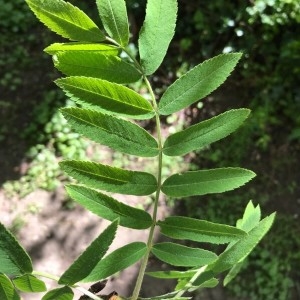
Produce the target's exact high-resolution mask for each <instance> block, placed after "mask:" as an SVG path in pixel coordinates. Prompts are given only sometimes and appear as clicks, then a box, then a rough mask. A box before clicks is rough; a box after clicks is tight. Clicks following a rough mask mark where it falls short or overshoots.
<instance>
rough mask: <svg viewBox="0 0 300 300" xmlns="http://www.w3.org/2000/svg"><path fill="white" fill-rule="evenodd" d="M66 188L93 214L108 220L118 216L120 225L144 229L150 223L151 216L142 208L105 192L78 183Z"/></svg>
mask: <svg viewBox="0 0 300 300" xmlns="http://www.w3.org/2000/svg"><path fill="white" fill-rule="evenodd" d="M66 189H67V192H68V194H69V195H70V197H71V198H72V199H74V200H75V201H76V202H78V203H79V204H81V205H82V206H84V207H85V208H86V209H88V210H89V211H91V212H93V213H94V214H96V215H98V216H100V217H102V218H104V219H107V220H110V221H112V220H115V219H116V218H119V219H120V225H121V226H124V227H129V228H133V229H146V228H149V227H150V226H151V224H152V218H151V216H150V215H149V214H148V213H147V212H145V211H144V210H141V209H137V208H134V207H131V206H129V205H126V204H123V203H121V202H118V201H117V200H115V199H114V198H112V197H109V196H107V195H105V194H102V193H100V192H97V191H95V190H92V189H89V188H86V187H83V186H79V185H67V186H66Z"/></svg>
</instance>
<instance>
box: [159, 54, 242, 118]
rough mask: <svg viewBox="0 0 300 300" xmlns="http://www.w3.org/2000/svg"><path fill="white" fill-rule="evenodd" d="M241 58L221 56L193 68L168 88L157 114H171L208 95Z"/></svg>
mask: <svg viewBox="0 0 300 300" xmlns="http://www.w3.org/2000/svg"><path fill="white" fill-rule="evenodd" d="M241 56H242V54H241V53H228V54H221V55H218V56H216V57H214V58H212V59H209V60H206V61H204V62H203V63H202V64H200V65H198V66H196V67H194V68H193V69H192V70H190V71H189V72H187V73H186V74H185V75H183V76H182V77H180V78H179V79H177V80H176V81H175V82H174V83H173V84H172V85H171V86H169V88H168V89H167V90H166V92H165V93H164V94H163V96H162V98H161V100H160V102H159V105H158V107H159V113H160V114H162V115H169V114H172V113H174V112H176V111H179V110H181V109H183V108H185V107H188V106H189V105H191V104H193V103H194V102H196V101H198V100H200V99H202V98H204V97H205V96H207V95H208V94H210V93H211V92H212V91H214V90H215V89H216V88H218V87H219V86H220V85H221V84H222V83H223V82H224V81H225V79H226V78H227V77H228V76H229V75H230V73H231V72H232V70H233V69H234V67H235V66H236V64H237V63H238V61H239V59H240V58H241Z"/></svg>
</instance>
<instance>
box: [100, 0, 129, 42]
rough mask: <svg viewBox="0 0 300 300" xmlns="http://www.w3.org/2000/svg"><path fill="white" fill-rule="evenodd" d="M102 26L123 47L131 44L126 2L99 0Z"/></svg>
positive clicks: (121, 0) (122, 0) (120, 0)
mask: <svg viewBox="0 0 300 300" xmlns="http://www.w3.org/2000/svg"><path fill="white" fill-rule="evenodd" d="M96 3H97V7H98V11H99V15H100V18H101V21H102V24H103V26H104V28H105V30H106V32H107V33H108V34H109V36H110V37H112V38H113V39H114V40H115V41H117V42H118V43H119V44H120V45H122V46H124V47H125V46H127V45H128V42H129V24H128V17H127V11H126V4H125V1H124V0H97V1H96Z"/></svg>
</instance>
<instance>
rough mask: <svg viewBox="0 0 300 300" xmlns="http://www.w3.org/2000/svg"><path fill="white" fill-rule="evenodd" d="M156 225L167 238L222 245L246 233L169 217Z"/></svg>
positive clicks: (203, 222) (205, 222) (188, 219)
mask: <svg viewBox="0 0 300 300" xmlns="http://www.w3.org/2000/svg"><path fill="white" fill-rule="evenodd" d="M158 225H159V226H160V228H161V233H162V234H164V235H166V236H168V237H171V238H175V239H183V240H185V239H186V240H192V241H196V242H206V243H214V244H224V243H229V242H232V241H237V240H239V239H241V238H242V237H243V236H245V235H246V232H244V231H243V230H241V229H238V228H236V227H233V226H229V225H224V224H217V223H212V222H208V221H204V220H197V219H192V218H188V217H176V216H171V217H168V218H166V219H165V220H164V221H158Z"/></svg>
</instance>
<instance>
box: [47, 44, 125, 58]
mask: <svg viewBox="0 0 300 300" xmlns="http://www.w3.org/2000/svg"><path fill="white" fill-rule="evenodd" d="M44 51H45V52H46V53H48V54H50V55H54V54H57V53H58V52H62V51H68V52H69V51H76V52H79V51H81V52H83V53H85V52H94V53H101V54H103V55H118V54H119V53H120V48H118V47H116V46H112V45H106V44H92V43H80V42H70V43H54V44H51V45H50V46H48V47H47V48H45V49H44Z"/></svg>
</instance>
